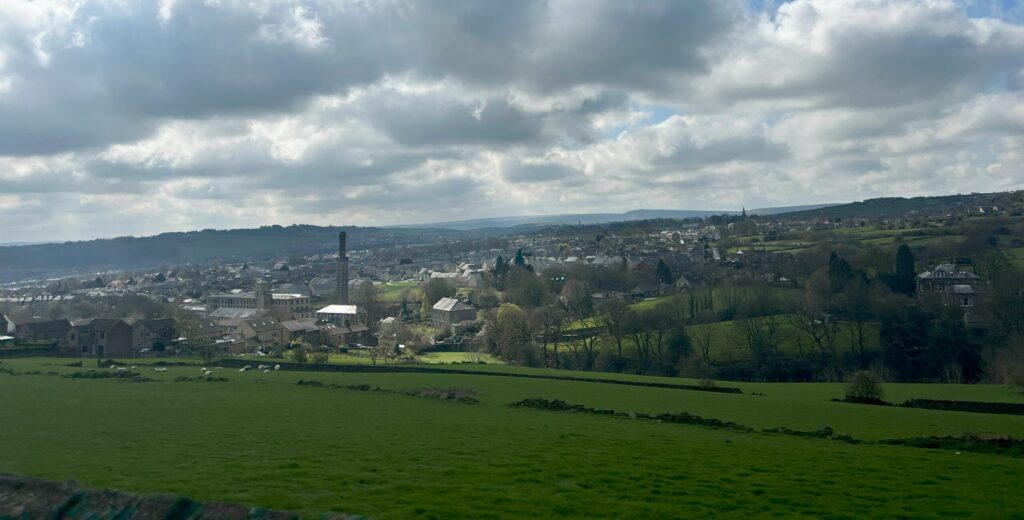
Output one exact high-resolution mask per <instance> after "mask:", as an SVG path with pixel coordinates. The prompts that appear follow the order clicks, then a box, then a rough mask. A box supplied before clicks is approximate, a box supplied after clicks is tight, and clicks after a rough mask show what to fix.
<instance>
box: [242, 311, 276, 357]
mask: <svg viewBox="0 0 1024 520" xmlns="http://www.w3.org/2000/svg"><path fill="white" fill-rule="evenodd" d="M238 334H239V335H240V336H241V337H242V339H243V340H245V348H246V350H249V351H253V350H257V349H265V350H269V349H272V348H274V347H279V346H281V345H283V344H284V327H282V326H281V323H280V322H278V321H277V320H274V319H272V318H258V319H253V320H241V322H239V324H238Z"/></svg>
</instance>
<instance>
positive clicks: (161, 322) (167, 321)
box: [135, 318, 175, 331]
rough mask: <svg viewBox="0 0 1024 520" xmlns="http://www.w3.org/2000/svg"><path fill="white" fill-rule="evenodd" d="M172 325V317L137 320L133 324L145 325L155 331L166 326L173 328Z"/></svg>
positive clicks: (173, 323)
mask: <svg viewBox="0 0 1024 520" xmlns="http://www.w3.org/2000/svg"><path fill="white" fill-rule="evenodd" d="M174 325H175V322H174V318H154V319H151V320H139V321H137V322H135V326H137V327H140V326H141V327H145V328H147V329H149V330H151V331H156V330H160V329H164V328H167V327H171V328H173V327H174Z"/></svg>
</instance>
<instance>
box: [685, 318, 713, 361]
mask: <svg viewBox="0 0 1024 520" xmlns="http://www.w3.org/2000/svg"><path fill="white" fill-rule="evenodd" d="M690 330H692V331H693V336H694V338H695V339H696V340H697V347H698V348H700V357H701V359H703V360H704V362H705V363H711V345H712V344H714V341H715V328H714V326H713V325H711V324H710V323H701V324H698V325H694V326H692V327H690Z"/></svg>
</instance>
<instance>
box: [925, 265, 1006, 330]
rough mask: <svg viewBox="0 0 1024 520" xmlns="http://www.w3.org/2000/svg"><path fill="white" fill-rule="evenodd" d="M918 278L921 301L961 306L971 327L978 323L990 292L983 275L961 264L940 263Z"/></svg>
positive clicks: (965, 320) (965, 319)
mask: <svg viewBox="0 0 1024 520" xmlns="http://www.w3.org/2000/svg"><path fill="white" fill-rule="evenodd" d="M915 281H916V282H917V298H918V300H919V301H931V302H937V303H938V304H940V305H943V306H947V307H950V306H954V307H959V308H960V310H961V311H962V312H963V314H964V322H965V323H966V324H967V325H968V326H970V325H975V324H977V323H978V320H979V308H980V307H982V306H983V304H984V301H985V298H986V296H987V294H988V291H987V290H986V286H985V280H984V279H982V277H980V276H978V275H977V274H974V273H973V272H970V271H968V270H967V269H966V268H965V267H964V266H963V265H961V264H958V263H956V262H951V263H947V264H939V265H937V266H935V268H934V269H932V270H931V271H925V272H923V273H921V274H919V275H917V278H916V280H915Z"/></svg>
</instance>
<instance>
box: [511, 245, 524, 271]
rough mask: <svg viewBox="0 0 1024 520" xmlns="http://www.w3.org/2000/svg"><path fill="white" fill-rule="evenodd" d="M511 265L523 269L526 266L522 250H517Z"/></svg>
mask: <svg viewBox="0 0 1024 520" xmlns="http://www.w3.org/2000/svg"><path fill="white" fill-rule="evenodd" d="M512 264H514V265H517V266H519V267H525V266H526V258H525V257H523V250H522V249H519V250H517V251H516V257H515V258H514V259H513V260H512Z"/></svg>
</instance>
